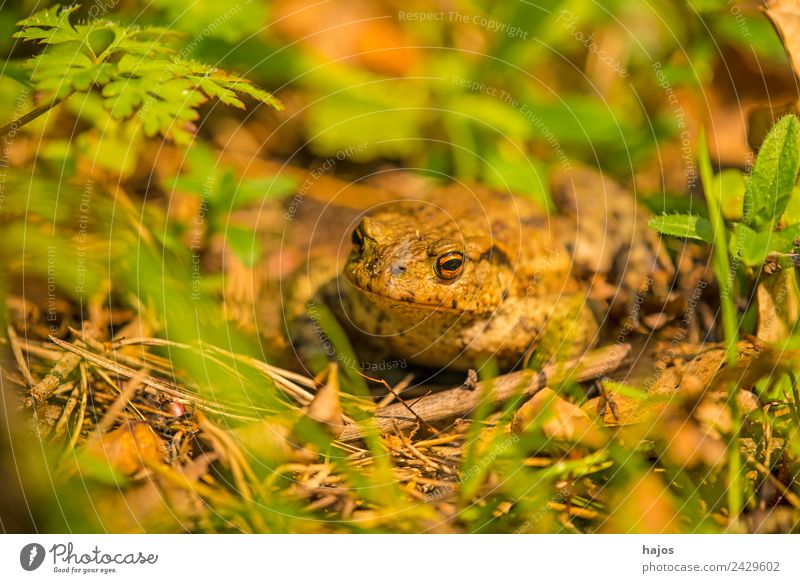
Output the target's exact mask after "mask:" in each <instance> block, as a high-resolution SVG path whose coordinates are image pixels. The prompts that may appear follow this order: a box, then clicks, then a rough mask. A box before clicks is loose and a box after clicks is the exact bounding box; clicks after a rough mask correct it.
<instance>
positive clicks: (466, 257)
mask: <svg viewBox="0 0 800 583" xmlns="http://www.w3.org/2000/svg"><path fill="white" fill-rule="evenodd" d="M568 228H569V227H568V226H566V227H565V226H564V225H562V224H560V223H559V222H558V221H557V220H556V219H553V218H551V217H549V216H548V215H546V214H545V213H543V212H542V211H541V210H540V209H539V207H537V206H536V204H534V203H533V202H532V201H529V200H527V199H523V198H518V197H512V196H510V195H508V194H505V195H504V194H499V193H494V192H489V191H481V192H480V193H473V192H471V191H465V190H463V189H457V188H452V189H448V190H446V191H444V192H437V193H431V195H430V196H427V197H425V200H401V201H396V202H391V203H386V204H382V205H379V206H377V207H375V208H374V209H372V210H370V211H368V212H367V213H366V214H365V216H364V217H363V218H362V219H361V222H360V223H359V225H358V227H357V228H356V231H357V232H356V234H354V236H353V237H354V241H353V250H352V252H351V253H350V256H349V257H348V260H347V263H346V265H345V266H344V269H343V276H344V277H343V278H340V280H339V282H338V285H337V287H338V293H339V298H340V299H341V301H340V302H338V304H339V307H338V312H339V314H338V315H339V318H340V319H341V320H342V321H344V322H347V323H348V324H349V326H350V327H351V328H352V329H355V330H356V331H357V334H358V335H360V336H362V337H365V339H366V340H367V341H368V342H370V343H371V344H380V345H382V346H384V347H385V348H386V351H387V352H388V353H389V354H391V355H393V356H395V357H399V358H406V359H408V360H409V361H410V362H413V363H415V364H418V365H421V366H427V367H434V368H448V369H451V370H466V369H469V368H474V367H476V366H478V365H480V364H481V363H482V362H484V361H486V360H487V359H489V358H494V359H495V360H496V362H497V364H498V366H499V367H500V368H502V369H510V368H513V367H514V366H517V365H518V364H520V363H521V362H522V360H523V359H524V358H525V356H526V355H529V354H530V353H531V351H532V350H535V349H537V348H543V347H544V346H546V349H547V350H548V352H550V353H552V354H559V355H574V354H575V353H576V352H580V351H582V350H585V349H586V348H588V347H589V346H591V345H592V344H593V343H594V341H595V338H596V334H597V330H598V325H597V322H596V320H595V317H594V315H593V313H592V311H591V310H590V309H589V307H588V306H587V302H586V298H585V294H586V291H585V286H582V285H580V284H579V282H578V281H576V279H575V278H574V277H573V276H572V275H571V262H572V259H571V255H570V253H569V251H568V248H567V246H566V245H565V243H566V242H567V241H569V236H570V234H569V233H566V232H564V230H565V229H568ZM437 266H438V268H437ZM448 267H456V269H447V268H448Z"/></svg>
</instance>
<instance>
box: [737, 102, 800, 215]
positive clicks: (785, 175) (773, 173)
mask: <svg viewBox="0 0 800 583" xmlns="http://www.w3.org/2000/svg"><path fill="white" fill-rule="evenodd" d="M798 169H800V121H798V119H797V117H795V116H794V115H787V116H785V117H783V118H781V119H780V120H779V121H778V123H776V124H775V125H774V126H773V128H772V129H771V130H770V132H769V134H767V137H766V138H765V139H764V143H763V144H762V146H761V150H760V151H759V153H758V158H757V159H756V163H755V166H754V168H753V173H752V175H751V176H750V180H748V181H747V188H746V189H745V196H744V214H743V220H744V222H745V224H747V225H750V226H752V227H753V228H754V229H756V230H757V231H762V230H767V229H772V228H773V227H774V226H775V224H776V223H777V222H778V220H779V219H780V218H781V216H782V215H783V211H784V210H786V205H787V204H788V202H789V197H790V196H791V193H792V189H793V188H794V184H795V181H796V180H797V171H798Z"/></svg>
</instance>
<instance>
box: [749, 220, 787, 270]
mask: <svg viewBox="0 0 800 583" xmlns="http://www.w3.org/2000/svg"><path fill="white" fill-rule="evenodd" d="M798 237H800V224H796V225H792V226H791V227H789V228H787V229H784V230H783V231H756V230H754V229H751V228H750V227H748V226H747V225H745V224H741V223H740V224H738V225H737V226H736V247H737V251H738V253H739V256H740V257H741V258H742V261H743V262H744V264H745V265H747V266H749V267H757V266H759V265H762V264H763V263H764V261H765V260H766V259H767V257H768V256H769V255H770V254H771V253H780V254H788V253H791V252H792V251H793V248H794V242H795V240H796V239H798Z"/></svg>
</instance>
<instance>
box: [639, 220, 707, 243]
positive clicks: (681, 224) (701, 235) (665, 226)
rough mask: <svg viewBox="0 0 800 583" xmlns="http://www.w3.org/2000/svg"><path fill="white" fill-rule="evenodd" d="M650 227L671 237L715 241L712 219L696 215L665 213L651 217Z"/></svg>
mask: <svg viewBox="0 0 800 583" xmlns="http://www.w3.org/2000/svg"><path fill="white" fill-rule="evenodd" d="M649 225H650V228H651V229H653V230H654V231H656V232H658V233H660V234H662V235H667V236H669V237H680V238H681V239H694V240H695V241H705V242H706V243H713V242H714V229H713V228H712V226H711V221H709V220H708V219H705V218H703V217H698V216H696V215H663V216H660V217H653V218H652V219H650V223H649Z"/></svg>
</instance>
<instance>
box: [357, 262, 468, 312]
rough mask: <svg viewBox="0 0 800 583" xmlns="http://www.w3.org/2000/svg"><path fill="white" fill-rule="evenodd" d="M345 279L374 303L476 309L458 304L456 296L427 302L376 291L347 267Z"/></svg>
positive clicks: (437, 309)
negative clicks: (358, 279) (360, 280)
mask: <svg viewBox="0 0 800 583" xmlns="http://www.w3.org/2000/svg"><path fill="white" fill-rule="evenodd" d="M345 279H346V280H347V282H348V283H349V284H350V285H352V286H353V287H354V288H355V289H356V290H358V292H359V293H360V294H363V295H364V296H365V297H366V298H367V299H369V300H370V301H371V302H372V303H375V304H384V305H388V304H391V305H394V306H397V307H402V308H405V309H408V308H416V309H418V310H420V311H426V312H445V313H449V314H467V313H470V314H472V313H476V310H474V309H472V308H463V307H461V306H458V300H457V299H456V298H452V299H451V300H442V301H440V302H429V301H420V300H418V299H417V298H416V297H414V296H411V295H407V296H404V297H397V296H391V295H388V294H385V293H381V292H376V291H374V290H371V289H367V288H365V287H364V286H362V285H360V284H359V283H358V282H357V281H355V280H354V277H353V274H352V273H351V272H350V270H349V269H346V270H345ZM448 302H450V303H448ZM453 302H455V307H453Z"/></svg>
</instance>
